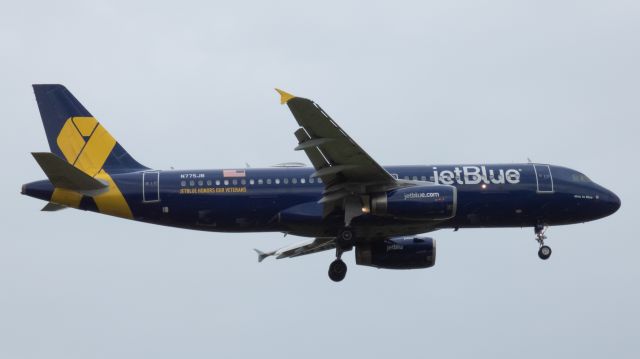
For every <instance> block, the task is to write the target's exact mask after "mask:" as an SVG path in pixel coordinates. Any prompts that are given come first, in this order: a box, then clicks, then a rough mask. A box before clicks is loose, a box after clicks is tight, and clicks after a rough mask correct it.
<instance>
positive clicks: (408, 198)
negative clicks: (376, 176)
mask: <svg viewBox="0 0 640 359" xmlns="http://www.w3.org/2000/svg"><path fill="white" fill-rule="evenodd" d="M456 204H457V192H456V188H455V187H453V186H447V185H437V184H434V185H427V186H416V187H406V188H399V189H396V190H392V191H389V192H386V193H379V194H376V195H373V196H372V197H371V213H372V214H375V215H383V216H384V215H386V216H392V217H396V218H403V219H418V220H420V219H422V220H443V219H448V218H451V217H453V216H455V214H456Z"/></svg>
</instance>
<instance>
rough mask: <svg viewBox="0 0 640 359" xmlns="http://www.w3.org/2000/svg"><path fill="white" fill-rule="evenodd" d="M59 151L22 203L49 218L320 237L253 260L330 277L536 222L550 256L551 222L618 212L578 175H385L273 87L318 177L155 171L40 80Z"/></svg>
mask: <svg viewBox="0 0 640 359" xmlns="http://www.w3.org/2000/svg"><path fill="white" fill-rule="evenodd" d="M33 90H34V92H35V97H36V101H37V104H38V108H39V110H40V115H41V117H42V122H43V124H44V128H45V132H46V135H47V140H48V142H49V148H50V150H51V152H34V153H32V155H33V157H34V158H35V160H36V162H37V163H38V165H39V166H40V167H41V168H42V170H43V171H44V173H45V175H46V177H47V179H46V180H40V181H35V182H31V183H27V184H25V185H23V186H22V194H24V195H27V196H31V197H34V198H37V199H41V200H44V201H46V202H47V204H46V205H45V206H44V208H43V209H42V210H43V211H58V210H62V209H65V208H76V209H81V210H85V211H93V212H98V213H102V214H107V215H111V216H117V217H121V218H126V219H131V220H135V221H141V222H146V223H152V224H158V225H164V226H172V227H180V228H186V229H193V230H201V231H214V232H237V233H243V232H281V233H284V234H285V235H287V234H290V235H295V236H302V237H310V238H311V239H309V240H307V241H305V242H303V243H300V244H296V245H293V246H290V247H285V248H281V249H277V250H273V251H268V252H263V251H259V250H256V252H257V253H258V260H259V261H260V262H262V261H263V260H264V259H265V258H267V257H271V256H274V257H276V258H278V259H281V258H292V257H299V256H304V255H308V254H312V253H317V252H322V251H328V250H335V260H334V261H333V262H332V263H331V265H330V266H329V271H328V274H329V278H330V279H331V280H333V281H335V282H339V281H342V280H343V279H344V278H345V276H346V273H347V265H346V264H345V263H344V261H343V260H342V255H343V254H344V253H345V252H348V251H351V250H354V252H355V260H356V264H358V265H364V266H371V267H376V268H386V269H418V268H429V267H432V266H433V265H434V264H435V260H436V243H435V240H434V239H433V238H431V237H426V236H424V234H426V233H429V232H433V231H436V230H440V229H447V228H448V229H454V230H456V231H457V230H458V229H460V228H499V227H532V228H533V229H534V234H535V239H536V241H537V242H538V256H539V257H540V258H541V259H543V260H546V259H548V258H549V257H550V256H551V248H550V247H549V246H547V245H546V244H545V239H547V237H546V235H545V233H546V229H547V228H548V226H556V225H567V224H576V223H583V222H587V221H592V220H596V219H600V218H603V217H606V216H609V215H611V214H613V213H614V212H616V211H617V210H618V208H620V205H621V203H620V198H619V197H618V196H616V194H615V193H613V192H612V191H610V190H608V189H606V188H604V187H602V186H600V185H598V184H596V183H595V182H593V181H591V180H590V179H589V178H588V177H587V176H585V175H584V174H583V173H581V172H578V171H575V170H572V169H570V168H566V167H562V166H555V165H550V164H542V163H513V164H454V165H411V166H406V165H405V166H385V167H383V166H381V165H380V164H378V163H377V162H376V161H375V160H374V159H373V158H372V157H371V156H369V154H367V152H365V151H364V150H363V149H362V148H361V147H360V146H359V145H358V144H357V143H356V142H355V141H354V140H353V139H352V138H351V137H350V136H349V135H347V133H346V132H345V131H344V130H343V129H342V128H340V126H338V124H337V123H336V122H335V121H334V120H333V119H331V117H329V115H328V114H327V113H326V112H325V111H324V110H323V109H322V108H321V107H320V106H318V105H317V104H316V103H315V102H313V101H311V100H309V99H306V98H302V97H296V96H294V95H291V94H289V93H287V92H285V91H282V90H279V89H276V91H277V92H278V93H279V94H280V103H281V104H282V105H287V106H288V108H289V109H290V110H291V112H292V114H293V117H294V118H295V120H296V121H297V123H298V125H299V128H298V129H297V130H296V131H295V132H294V135H295V137H296V139H297V142H298V145H297V147H295V150H297V151H304V153H305V154H306V155H307V157H308V158H309V161H310V162H311V164H312V166H313V168H310V167H306V166H305V165H304V164H300V163H283V164H280V165H276V166H274V167H270V168H229V169H192V170H157V169H151V168H149V167H146V166H143V165H142V164H140V163H139V162H137V161H136V160H135V159H134V158H133V157H132V156H131V155H130V154H129V153H128V152H127V151H126V150H125V149H124V148H123V147H122V145H121V144H120V143H119V142H118V141H116V139H115V138H114V137H112V136H111V135H110V134H109V132H107V130H106V129H105V128H104V127H103V126H102V125H101V124H100V123H99V122H98V121H97V120H96V118H95V117H93V115H91V113H89V111H87V110H86V109H85V107H84V106H83V105H82V104H80V102H79V101H78V100H77V99H76V98H75V97H74V96H73V95H72V94H71V93H70V92H69V91H68V90H67V89H66V88H65V87H64V86H62V85H56V84H53V85H33Z"/></svg>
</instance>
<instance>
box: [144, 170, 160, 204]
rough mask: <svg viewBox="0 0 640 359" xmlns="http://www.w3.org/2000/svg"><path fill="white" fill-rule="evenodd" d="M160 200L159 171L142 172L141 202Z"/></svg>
mask: <svg viewBox="0 0 640 359" xmlns="http://www.w3.org/2000/svg"><path fill="white" fill-rule="evenodd" d="M159 201H160V172H159V171H154V172H144V173H142V202H145V203H149V202H159Z"/></svg>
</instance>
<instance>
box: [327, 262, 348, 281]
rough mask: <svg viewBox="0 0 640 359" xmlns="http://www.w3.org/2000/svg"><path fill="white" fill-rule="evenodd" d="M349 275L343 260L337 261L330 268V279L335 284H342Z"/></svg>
mask: <svg viewBox="0 0 640 359" xmlns="http://www.w3.org/2000/svg"><path fill="white" fill-rule="evenodd" d="M346 275H347V265H346V264H345V263H344V262H343V261H342V260H341V259H336V260H335V261H333V262H331V265H330V266H329V278H331V280H332V281H334V282H340V281H341V280H343V279H344V277H345V276H346Z"/></svg>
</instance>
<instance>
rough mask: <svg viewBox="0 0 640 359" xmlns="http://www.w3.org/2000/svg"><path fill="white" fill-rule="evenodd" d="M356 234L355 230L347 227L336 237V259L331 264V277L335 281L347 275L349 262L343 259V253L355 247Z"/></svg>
mask: <svg viewBox="0 0 640 359" xmlns="http://www.w3.org/2000/svg"><path fill="white" fill-rule="evenodd" d="M354 242H355V236H354V234H353V230H352V229H351V228H349V227H345V228H344V229H342V230H341V231H340V232H338V236H337V237H336V260H334V261H333V262H331V265H330V266H329V278H331V280H332V281H334V282H340V281H342V280H343V279H344V277H345V276H346V275H347V264H346V263H345V262H343V261H342V259H341V258H342V253H344V252H346V251H350V250H351V249H352V248H353V245H354Z"/></svg>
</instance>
